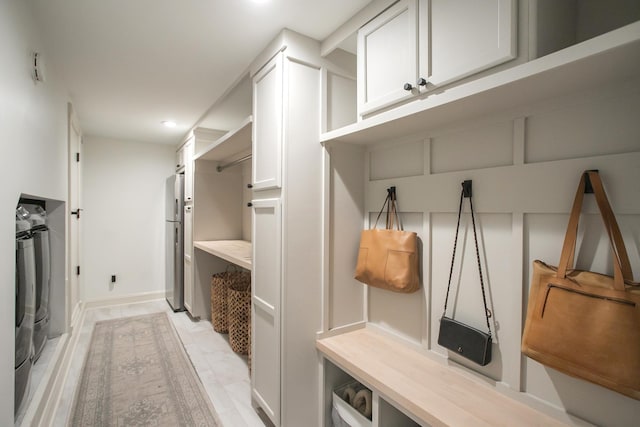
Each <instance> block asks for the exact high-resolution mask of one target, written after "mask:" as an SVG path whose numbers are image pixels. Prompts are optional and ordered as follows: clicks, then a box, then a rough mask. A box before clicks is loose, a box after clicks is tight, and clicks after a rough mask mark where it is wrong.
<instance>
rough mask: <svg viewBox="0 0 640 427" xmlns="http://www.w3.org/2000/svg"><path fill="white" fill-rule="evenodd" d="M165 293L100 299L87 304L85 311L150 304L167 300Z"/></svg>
mask: <svg viewBox="0 0 640 427" xmlns="http://www.w3.org/2000/svg"><path fill="white" fill-rule="evenodd" d="M165 295H166V293H165V291H164V290H162V291H153V292H140V293H137V294H129V295H123V296H119V297H110V298H99V299H94V300H88V301H86V302H85V309H89V308H99V307H108V306H112V305H121V304H131V303H137V302H149V301H155V300H160V299H164V298H165Z"/></svg>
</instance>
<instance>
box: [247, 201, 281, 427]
mask: <svg viewBox="0 0 640 427" xmlns="http://www.w3.org/2000/svg"><path fill="white" fill-rule="evenodd" d="M252 235H253V266H252V272H251V273H252V274H251V276H252V277H251V282H252V286H251V302H252V304H251V324H252V325H251V327H252V334H251V336H252V343H251V345H252V357H251V360H252V363H253V366H252V370H251V390H252V396H253V398H254V399H255V400H256V402H257V403H258V404H259V406H260V407H261V408H262V409H263V410H264V412H265V413H266V414H267V415H268V416H269V418H270V419H271V421H272V422H273V423H274V424H275V425H280V287H281V284H280V283H281V268H282V266H281V262H282V253H281V236H282V234H281V205H280V199H267V200H254V201H253V232H252Z"/></svg>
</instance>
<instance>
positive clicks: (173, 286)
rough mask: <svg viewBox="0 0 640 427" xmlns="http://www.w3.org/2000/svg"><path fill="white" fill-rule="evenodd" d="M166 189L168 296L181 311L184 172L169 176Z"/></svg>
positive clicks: (175, 307) (182, 294) (170, 302)
mask: <svg viewBox="0 0 640 427" xmlns="http://www.w3.org/2000/svg"><path fill="white" fill-rule="evenodd" d="M166 191H167V192H166V197H165V200H166V203H167V207H166V213H165V220H166V221H165V244H166V262H165V266H166V267H165V269H166V274H165V277H166V298H167V302H168V303H169V305H170V306H171V308H172V309H173V311H181V310H184V276H183V272H184V232H183V230H184V228H183V211H184V174H176V175H172V176H170V177H169V178H167V189H166Z"/></svg>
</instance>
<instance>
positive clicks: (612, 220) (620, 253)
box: [556, 171, 633, 291]
mask: <svg viewBox="0 0 640 427" xmlns="http://www.w3.org/2000/svg"><path fill="white" fill-rule="evenodd" d="M587 183H590V185H591V190H592V191H593V194H594V196H595V199H596V203H597V204H598V209H599V210H600V216H601V217H602V221H603V222H604V227H605V230H606V231H607V235H608V236H609V243H610V244H611V252H612V256H613V270H614V271H613V288H614V289H616V290H619V291H624V290H625V286H624V284H625V282H627V283H629V284H633V273H632V270H631V263H630V262H629V256H628V255H627V249H626V248H625V245H624V240H623V239H622V233H620V228H619V227H618V222H617V221H616V217H615V215H614V213H613V210H612V209H611V204H610V203H609V200H608V199H607V195H606V193H605V191H604V187H603V185H602V180H601V179H600V174H599V173H598V171H585V172H584V173H583V174H582V177H581V178H580V183H579V184H578V190H577V192H576V197H575V199H574V201H573V207H572V208H571V214H570V216H569V223H568V225H567V232H566V234H565V238H564V244H563V246H562V253H561V255H560V263H559V264H558V271H557V273H556V276H557V277H559V278H563V279H564V278H566V276H567V271H568V270H570V269H572V267H573V262H574V258H575V248H576V241H577V237H578V223H579V221H580V212H581V210H582V201H583V199H584V193H585V192H586V190H587Z"/></svg>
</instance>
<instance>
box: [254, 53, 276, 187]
mask: <svg viewBox="0 0 640 427" xmlns="http://www.w3.org/2000/svg"><path fill="white" fill-rule="evenodd" d="M282 58H283V55H282V54H278V55H276V56H275V58H273V59H272V60H271V61H270V62H269V63H268V64H267V65H265V66H264V68H263V69H262V70H261V71H260V72H259V73H258V74H256V75H255V76H254V78H253V138H252V140H253V147H252V152H253V159H252V168H253V178H252V181H253V182H252V184H253V189H254V190H265V189H269V188H280V187H281V175H282V60H283V59H282ZM258 142H259V143H258Z"/></svg>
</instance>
